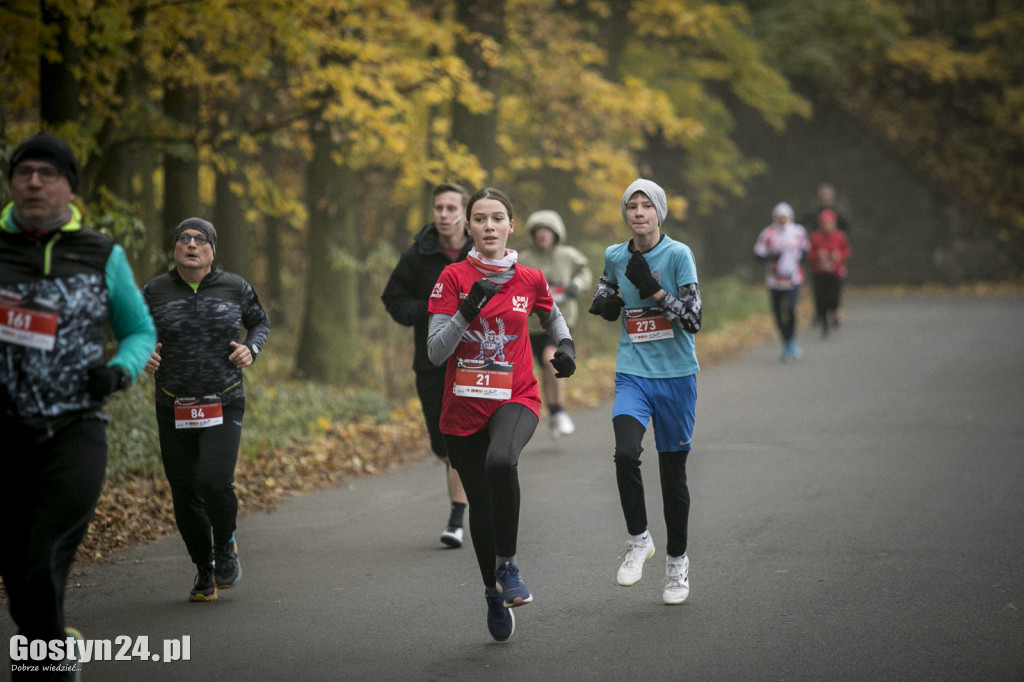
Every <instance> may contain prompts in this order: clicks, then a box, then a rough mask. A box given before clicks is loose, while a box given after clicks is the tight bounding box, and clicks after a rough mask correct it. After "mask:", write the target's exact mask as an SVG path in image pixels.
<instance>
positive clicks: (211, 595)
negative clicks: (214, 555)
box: [188, 564, 217, 601]
mask: <svg viewBox="0 0 1024 682" xmlns="http://www.w3.org/2000/svg"><path fill="white" fill-rule="evenodd" d="M196 569H197V572H196V581H195V585H194V586H193V587H192V591H191V592H189V595H188V600H189V601H217V585H216V583H214V581H213V564H205V565H204V564H196Z"/></svg>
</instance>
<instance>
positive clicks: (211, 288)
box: [142, 269, 270, 406]
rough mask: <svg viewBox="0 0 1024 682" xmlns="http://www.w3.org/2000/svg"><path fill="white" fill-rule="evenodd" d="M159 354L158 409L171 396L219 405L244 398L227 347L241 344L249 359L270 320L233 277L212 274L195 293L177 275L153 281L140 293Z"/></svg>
mask: <svg viewBox="0 0 1024 682" xmlns="http://www.w3.org/2000/svg"><path fill="white" fill-rule="evenodd" d="M142 294H143V295H144V296H145V297H146V303H147V304H148V305H149V309H150V312H152V314H153V322H154V323H156V332H157V340H158V341H159V342H160V343H162V344H163V347H162V348H161V349H160V356H161V357H160V368H159V369H158V370H157V371H156V375H155V376H154V378H155V379H156V400H157V403H158V404H161V405H165V406H170V405H173V404H174V398H173V397H172V396H190V397H191V396H197V395H208V394H211V393H219V394H221V400H222V401H223V402H224V403H225V404H230V403H232V402H237V401H238V400H241V399H242V398H244V397H245V390H244V388H243V386H242V370H241V369H239V368H238V367H235V365H234V364H233V363H232V362H231V361H230V360H229V359H228V356H230V355H231V347H230V343H229V342H230V341H238V342H240V343H241V342H242V341H241V332H242V327H245V329H246V335H245V341H244V343H245V345H246V346H248V347H249V350H250V351H252V355H253V358H255V357H256V355H257V354H258V353H259V352H260V351H261V350H263V346H264V345H265V344H266V343H267V338H268V337H269V336H270V318H269V317H267V314H266V312H264V310H263V307H262V306H261V305H260V301H259V298H257V297H256V292H255V291H253V288H252V287H251V286H249V283H248V282H246V281H245V280H244V279H242V278H241V277H239V276H238V275H234V274H231V273H230V272H224V271H223V270H217V269H214V270H213V271H212V272H210V273H209V274H208V275H206V277H204V278H203V281H202V282H200V283H199V288H198V289H197V290H195V291H193V290H192V287H191V286H189V284H188V283H187V282H186V281H185V280H183V279H182V278H181V275H179V274H178V271H177V270H170V271H168V272H165V273H164V274H162V275H157V276H156V277H154V278H153V279H151V280H149V282H147V283H146V286H145V287H143V289H142Z"/></svg>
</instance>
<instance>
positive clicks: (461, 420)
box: [427, 187, 576, 641]
mask: <svg viewBox="0 0 1024 682" xmlns="http://www.w3.org/2000/svg"><path fill="white" fill-rule="evenodd" d="M466 217H467V218H468V221H469V232H470V236H471V237H472V238H473V242H474V247H473V249H472V250H471V251H470V252H469V255H468V256H467V257H466V260H465V261H461V262H458V263H453V264H452V265H449V266H448V267H446V268H445V269H444V271H442V273H441V277H440V278H439V279H438V280H437V284H436V285H434V291H433V293H431V295H430V304H429V310H430V314H431V317H430V329H429V331H428V334H427V349H428V352H429V355H430V360H431V361H432V362H433V363H434V364H437V365H440V364H441V363H442V362H447V370H446V375H445V394H444V399H443V404H442V408H441V432H442V433H443V434H444V439H445V447H446V448H447V449H448V458H449V460H450V461H451V464H452V466H453V467H455V469H456V470H457V471H458V472H459V477H460V478H461V479H462V484H463V486H464V487H465V489H466V497H467V498H468V500H469V508H470V515H469V532H470V537H471V538H472V539H473V549H474V551H475V553H476V557H477V562H478V564H479V565H480V573H481V575H482V577H483V581H484V585H485V587H486V597H487V627H488V630H489V631H490V633H491V636H492V637H494V639H496V640H498V641H505V640H507V639H508V638H509V637H511V636H512V632H513V630H514V629H515V618H514V617H513V615H512V611H511V610H510V609H512V608H514V607H516V606H522V605H523V604H528V603H530V602H531V601H533V595H532V594H531V593H530V590H529V589H528V588H527V587H526V585H525V584H524V583H523V581H522V580H521V579H520V577H519V567H518V565H517V563H516V542H517V536H518V532H519V504H520V497H519V473H518V462H519V453H520V452H522V449H523V447H525V445H526V443H527V442H529V440H530V437H531V436H533V432H534V430H535V429H536V428H537V422H538V420H539V415H540V393H539V391H538V388H537V380H536V378H535V377H534V375H533V356H532V354H531V353H532V351H531V348H530V336H529V329H528V327H527V320H528V318H529V316H530V314H531V313H535V314H537V315H538V317H539V318H540V320H541V322H542V324H543V325H544V328H545V329H547V331H548V333H549V334H550V335H551V338H552V340H553V341H554V342H555V343H556V344H557V346H558V350H557V351H556V352H555V357H554V358H553V359H552V360H551V364H552V365H554V367H555V369H556V370H557V371H558V375H557V376H559V377H568V376H571V375H572V373H573V372H575V371H576V361H575V360H576V352H575V347H574V345H573V341H572V338H571V336H570V334H569V328H568V327H567V326H566V324H565V320H564V319H563V318H562V314H561V313H560V312H559V311H558V306H557V305H556V304H555V302H554V301H553V300H552V299H551V294H550V293H549V291H548V286H547V281H546V279H545V277H544V274H543V273H542V272H541V271H540V270H535V269H533V268H528V267H525V266H522V265H517V264H516V260H517V254H516V252H515V251H512V250H510V249H507V248H506V244H507V242H508V236H509V235H510V234H511V233H512V231H513V229H514V223H513V220H512V205H511V203H510V202H509V200H508V198H507V197H506V196H505V195H504V194H503V193H502V192H500V191H499V190H496V189H494V188H491V187H488V188H486V189H482V190H480V191H479V192H477V193H476V194H475V195H473V197H472V198H471V199H470V200H469V204H468V205H467V207H466Z"/></svg>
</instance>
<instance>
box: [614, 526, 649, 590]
mask: <svg viewBox="0 0 1024 682" xmlns="http://www.w3.org/2000/svg"><path fill="white" fill-rule="evenodd" d="M652 556H654V539H653V538H651V537H650V536H648V538H647V541H646V542H633V541H632V540H627V541H626V549H624V550H622V551H621V552H620V553H619V558H620V559H622V565H621V566H619V575H618V580H619V584H620V585H622V586H623V587H629V586H630V585H636V584H637V583H638V582H640V578H641V577H643V574H644V563H645V562H646V561H647V560H648V559H650V558H651V557H652Z"/></svg>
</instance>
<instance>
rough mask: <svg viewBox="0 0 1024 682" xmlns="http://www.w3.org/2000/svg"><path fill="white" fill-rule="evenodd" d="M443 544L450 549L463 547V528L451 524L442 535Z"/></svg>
mask: <svg viewBox="0 0 1024 682" xmlns="http://www.w3.org/2000/svg"><path fill="white" fill-rule="evenodd" d="M441 542H443V543H444V544H446V545H448V546H449V547H462V526H453V525H452V524H450V523H449V524H448V525H447V526H446V527H445V529H444V532H442V533H441Z"/></svg>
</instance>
